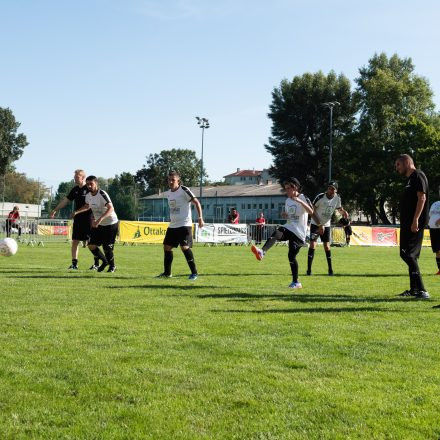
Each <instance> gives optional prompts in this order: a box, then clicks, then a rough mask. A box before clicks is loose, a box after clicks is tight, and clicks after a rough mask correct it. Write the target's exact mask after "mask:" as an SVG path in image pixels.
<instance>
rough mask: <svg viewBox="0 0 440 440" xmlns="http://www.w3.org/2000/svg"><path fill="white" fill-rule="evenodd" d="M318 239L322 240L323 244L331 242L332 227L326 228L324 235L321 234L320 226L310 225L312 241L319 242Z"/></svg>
mask: <svg viewBox="0 0 440 440" xmlns="http://www.w3.org/2000/svg"><path fill="white" fill-rule="evenodd" d="M318 237H320V238H321V241H322V242H323V243H329V242H330V226H326V227H325V228H324V233H323V234H322V235H320V234H319V226H318V225H314V224H311V225H310V241H316V240H318Z"/></svg>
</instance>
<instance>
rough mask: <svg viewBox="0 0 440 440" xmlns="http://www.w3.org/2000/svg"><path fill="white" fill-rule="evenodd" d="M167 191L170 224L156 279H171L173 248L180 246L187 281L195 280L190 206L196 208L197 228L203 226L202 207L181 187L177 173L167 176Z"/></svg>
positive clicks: (187, 190)
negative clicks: (186, 264)
mask: <svg viewBox="0 0 440 440" xmlns="http://www.w3.org/2000/svg"><path fill="white" fill-rule="evenodd" d="M168 187H169V191H165V193H164V195H165V197H166V198H167V199H168V207H169V209H170V224H169V226H168V229H167V232H166V234H165V238H164V240H163V251H164V263H163V265H164V271H163V273H161V274H160V275H158V276H157V278H171V276H172V275H171V266H172V263H173V248H177V246H180V249H181V250H182V252H183V255H185V258H186V261H187V263H188V266H189V268H190V270H191V274H190V275H189V277H188V279H189V280H192V281H194V280H196V279H197V277H198V272H197V268H196V263H195V261H194V255H193V253H192V250H191V246H192V217H191V204H193V205H194V206H195V207H196V210H197V215H198V218H199V220H198V223H199V227H200V228H203V225H204V224H205V223H204V221H203V215H202V206H201V205H200V202H199V201H198V200H197V199H196V197H195V196H194V194H193V193H192V192H191V191H190V189H189V188H187V187H186V186H183V185H182V182H181V176H180V174H179V173H178V172H177V171H172V172H170V173H169V175H168Z"/></svg>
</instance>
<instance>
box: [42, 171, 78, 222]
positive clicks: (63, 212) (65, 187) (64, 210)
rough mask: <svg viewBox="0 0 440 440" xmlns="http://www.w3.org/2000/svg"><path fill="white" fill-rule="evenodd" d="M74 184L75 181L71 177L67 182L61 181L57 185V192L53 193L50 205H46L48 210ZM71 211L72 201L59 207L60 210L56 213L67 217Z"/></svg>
mask: <svg viewBox="0 0 440 440" xmlns="http://www.w3.org/2000/svg"><path fill="white" fill-rule="evenodd" d="M74 186H75V181H74V180H73V179H72V180H70V181H69V182H61V183H60V184H59V185H58V189H57V192H56V194H55V197H54V199H53V200H52V204H51V206H48V211H49V212H50V211H51V210H52V209H53V208H54V207H55V206H57V205H58V203H60V202H61V200H63V199H64V197H66V196H67V195H68V194H69V193H70V191H71V189H72V188H73V187H74ZM72 212H73V202H72V203H69V204H68V205H67V206H65V207H64V208H61V209H60V212H59V214H58V216H59V218H69V217H70V214H71V213H72Z"/></svg>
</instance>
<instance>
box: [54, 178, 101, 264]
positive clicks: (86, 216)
mask: <svg viewBox="0 0 440 440" xmlns="http://www.w3.org/2000/svg"><path fill="white" fill-rule="evenodd" d="M73 180H74V181H75V183H76V186H74V187H73V188H72V190H71V191H70V193H69V194H67V196H66V197H64V199H63V200H61V202H60V203H58V205H57V206H56V208H55V209H54V210H52V212H51V213H50V217H51V218H54V217H55V215H56V213H57V212H58V211H59V210H60V209H62V208H64V207H65V206H66V205H68V204H69V203H70V202H73V203H74V210H75V211H77V210H78V209H79V208H81V207H82V206H84V205H85V198H86V194H87V193H88V192H89V190H88V189H87V186H86V173H85V172H84V170H75V174H74V176H73ZM91 215H92V214H91V211H86V212H84V213H82V214H79V215H77V216H75V217H74V219H73V228H72V264H71V265H70V266H69V269H73V270H77V269H78V246H79V243H80V242H81V241H88V240H89V238H90V228H91V222H92V217H91ZM98 266H99V260H98V261H97V259H96V258H95V261H94V263H93V265H92V266H91V267H90V269H92V270H96V269H97V268H98Z"/></svg>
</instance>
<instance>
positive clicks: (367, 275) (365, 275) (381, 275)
mask: <svg viewBox="0 0 440 440" xmlns="http://www.w3.org/2000/svg"><path fill="white" fill-rule="evenodd" d="M406 275H407V274H406ZM402 276H405V274H404V273H400V274H398V273H334V274H333V275H332V278H335V277H362V278H389V277H402ZM313 277H325V278H330V277H329V276H328V274H327V273H317V274H313V275H312V276H311V277H310V278H313ZM307 278H309V277H307Z"/></svg>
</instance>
